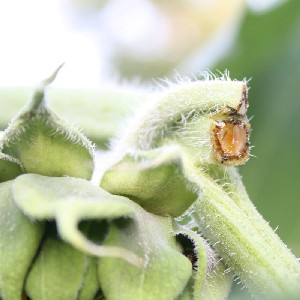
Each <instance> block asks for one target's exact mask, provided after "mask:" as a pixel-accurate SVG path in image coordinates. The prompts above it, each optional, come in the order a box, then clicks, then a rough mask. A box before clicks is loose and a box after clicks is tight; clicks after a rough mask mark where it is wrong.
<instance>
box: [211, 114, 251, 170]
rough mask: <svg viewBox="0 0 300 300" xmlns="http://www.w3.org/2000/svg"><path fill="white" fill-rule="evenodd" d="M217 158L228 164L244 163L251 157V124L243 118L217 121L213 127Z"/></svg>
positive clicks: (220, 161)
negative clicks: (242, 119)
mask: <svg viewBox="0 0 300 300" xmlns="http://www.w3.org/2000/svg"><path fill="white" fill-rule="evenodd" d="M212 138H213V145H214V156H215V159H216V160H217V161H218V162H219V163H222V164H226V165H239V164H243V163H244V162H245V161H246V160H247V159H248V157H249V124H248V122H243V121H241V120H233V119H229V120H224V121H215V122H214V124H213V129H212Z"/></svg>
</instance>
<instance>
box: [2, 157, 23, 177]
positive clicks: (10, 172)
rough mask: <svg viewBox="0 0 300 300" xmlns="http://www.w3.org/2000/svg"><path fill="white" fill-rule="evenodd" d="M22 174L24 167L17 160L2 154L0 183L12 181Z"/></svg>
mask: <svg viewBox="0 0 300 300" xmlns="http://www.w3.org/2000/svg"><path fill="white" fill-rule="evenodd" d="M22 173H23V167H22V165H21V163H20V162H19V161H18V160H17V159H15V158H13V157H11V156H9V155H7V154H3V153H0V182H4V181H8V180H12V179H14V178H16V177H17V176H19V175H20V174H22Z"/></svg>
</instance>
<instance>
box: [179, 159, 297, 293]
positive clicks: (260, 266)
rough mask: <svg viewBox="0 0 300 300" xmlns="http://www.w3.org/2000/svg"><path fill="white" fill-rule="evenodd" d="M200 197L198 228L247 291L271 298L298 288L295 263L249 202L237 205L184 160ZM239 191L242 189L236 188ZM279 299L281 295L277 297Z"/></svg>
mask: <svg viewBox="0 0 300 300" xmlns="http://www.w3.org/2000/svg"><path fill="white" fill-rule="evenodd" d="M184 161H185V163H184V165H185V172H186V176H187V178H188V179H189V180H190V181H191V182H193V183H194V184H195V185H196V186H197V187H198V191H199V193H201V196H200V197H199V199H198V200H197V202H196V203H195V205H194V209H195V211H194V213H193V216H194V218H195V219H196V221H197V223H198V225H199V226H200V228H201V231H202V232H203V234H204V235H205V236H206V238H207V239H208V240H209V242H210V243H211V244H213V245H214V248H215V249H216V251H217V252H218V253H219V254H220V255H221V256H222V257H223V258H224V259H225V261H226V263H227V264H228V265H229V266H230V267H231V268H232V269H233V270H234V272H235V273H236V274H237V275H238V276H239V277H240V278H241V280H242V281H243V283H244V284H245V285H246V287H248V288H249V289H250V291H251V293H252V294H254V295H256V296H264V297H265V298H268V299H269V298H270V299H273V298H274V297H282V299H286V298H284V297H289V296H290V297H295V296H296V295H297V294H298V293H299V292H300V264H299V262H298V260H297V258H296V257H295V256H293V255H292V253H291V252H290V251H289V250H288V248H287V247H286V246H285V245H284V243H283V242H282V241H281V240H280V239H279V238H278V236H277V235H276V234H275V233H274V231H273V230H272V229H271V228H270V227H269V225H268V224H267V222H266V221H265V220H263V218H262V217H261V216H260V215H259V213H258V212H257V211H256V209H255V208H254V206H253V205H252V204H250V201H248V200H245V199H244V200H242V202H240V203H239V205H237V203H236V202H235V201H234V200H233V199H232V198H231V197H230V196H229V195H228V194H227V193H226V192H225V191H224V190H223V189H222V187H221V186H219V185H218V184H217V183H216V182H215V181H214V180H213V179H211V178H210V177H209V176H208V175H207V174H205V173H204V172H202V171H200V170H199V169H198V168H195V167H194V166H193V165H192V164H190V163H188V161H191V160H189V158H188V157H186V158H185V159H184ZM240 190H241V189H240ZM278 299H281V298H278Z"/></svg>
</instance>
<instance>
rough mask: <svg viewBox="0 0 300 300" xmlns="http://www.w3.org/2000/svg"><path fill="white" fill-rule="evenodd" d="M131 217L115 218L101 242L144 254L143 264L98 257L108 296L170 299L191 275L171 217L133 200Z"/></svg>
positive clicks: (128, 298)
mask: <svg viewBox="0 0 300 300" xmlns="http://www.w3.org/2000/svg"><path fill="white" fill-rule="evenodd" d="M132 207H134V210H135V214H134V217H133V219H127V220H126V219H121V220H116V221H115V222H113V223H112V224H111V226H110V231H109V233H108V235H107V238H106V240H105V242H104V245H106V246H112V245H117V246H119V247H124V248H126V249H128V250H129V251H134V252H135V253H137V254H138V255H139V256H141V257H144V261H143V266H142V268H137V267H135V266H133V265H130V264H128V263H127V262H126V261H124V260H120V259H118V258H105V257H103V258H100V260H99V278H100V282H101V288H102V290H103V292H104V295H105V297H107V299H110V300H119V299H122V300H132V299H143V300H152V299H153V300H154V299H160V300H170V299H175V298H176V297H177V296H178V295H179V294H180V293H181V292H182V291H183V289H184V287H185V286H186V284H187V282H188V280H189V279H190V277H191V275H192V265H191V263H190V261H189V260H188V259H187V258H186V257H185V256H184V255H183V254H181V247H180V246H179V244H178V243H176V239H175V237H174V236H173V228H172V222H171V218H170V217H161V216H156V215H153V214H151V213H148V212H146V211H145V210H143V209H142V208H141V207H140V206H139V205H138V204H134V203H132Z"/></svg>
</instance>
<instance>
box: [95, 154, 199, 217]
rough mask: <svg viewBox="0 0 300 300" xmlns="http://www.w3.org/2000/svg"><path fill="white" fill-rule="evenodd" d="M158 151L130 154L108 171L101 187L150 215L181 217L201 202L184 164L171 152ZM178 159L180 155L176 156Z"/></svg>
mask: <svg viewBox="0 0 300 300" xmlns="http://www.w3.org/2000/svg"><path fill="white" fill-rule="evenodd" d="M163 153H164V149H163V148H158V149H156V150H152V151H139V152H136V153H135V154H134V155H130V154H127V155H125V157H124V158H123V159H122V160H121V161H120V162H119V163H117V164H116V165H114V166H112V167H111V168H110V169H108V170H107V171H106V172H105V174H104V175H103V177H102V179H101V183H100V186H101V187H103V188H104V189H105V190H107V191H108V192H110V193H112V194H115V195H123V196H126V197H128V198H130V199H132V200H134V201H135V202H136V203H138V204H139V205H141V206H142V207H143V208H144V209H145V210H147V211H148V212H151V213H154V214H159V215H171V216H175V217H176V216H179V215H181V214H182V213H184V212H185V211H186V210H187V209H188V208H189V207H190V206H191V204H192V203H193V202H194V201H195V200H196V199H197V195H196V194H195V192H194V191H193V190H191V189H190V188H188V186H187V185H186V180H185V178H184V176H183V174H182V168H181V161H180V160H179V159H178V157H174V156H173V155H172V153H171V152H168V151H165V153H167V155H166V156H163ZM176 156H177V153H176Z"/></svg>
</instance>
